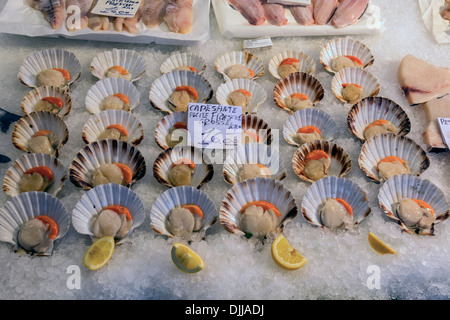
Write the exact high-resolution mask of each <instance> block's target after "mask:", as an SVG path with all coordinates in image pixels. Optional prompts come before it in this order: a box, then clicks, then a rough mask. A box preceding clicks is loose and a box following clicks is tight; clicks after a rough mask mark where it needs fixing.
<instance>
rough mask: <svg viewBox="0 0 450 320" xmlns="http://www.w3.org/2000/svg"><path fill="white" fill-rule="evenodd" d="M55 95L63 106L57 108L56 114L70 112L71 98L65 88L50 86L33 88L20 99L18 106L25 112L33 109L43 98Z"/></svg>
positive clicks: (61, 115)
mask: <svg viewBox="0 0 450 320" xmlns="http://www.w3.org/2000/svg"><path fill="white" fill-rule="evenodd" d="M47 97H55V98H59V99H61V100H62V102H63V107H62V108H61V109H60V110H59V112H58V116H60V117H64V116H66V115H68V114H69V113H70V110H71V109H72V98H71V97H70V93H69V91H68V90H66V89H61V88H57V87H51V86H42V87H38V88H35V89H33V90H32V91H30V92H28V94H27V95H26V96H25V97H24V98H23V99H22V102H21V104H20V107H21V108H22V111H23V112H24V113H25V114H29V113H31V112H33V111H35V105H36V103H38V102H39V101H41V100H42V99H43V98H47Z"/></svg>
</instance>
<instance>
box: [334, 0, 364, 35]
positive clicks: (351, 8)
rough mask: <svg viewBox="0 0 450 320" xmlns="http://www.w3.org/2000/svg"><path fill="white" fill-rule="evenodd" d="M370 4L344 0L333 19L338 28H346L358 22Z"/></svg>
mask: <svg viewBox="0 0 450 320" xmlns="http://www.w3.org/2000/svg"><path fill="white" fill-rule="evenodd" d="M368 4H369V0H342V1H341V3H340V4H339V6H338V8H337V9H336V12H335V13H334V15H333V18H331V23H332V24H333V25H334V26H335V27H336V28H344V27H347V26H350V25H352V24H355V23H356V22H358V20H359V18H361V16H362V15H363V14H364V11H365V10H366V8H367V5H368Z"/></svg>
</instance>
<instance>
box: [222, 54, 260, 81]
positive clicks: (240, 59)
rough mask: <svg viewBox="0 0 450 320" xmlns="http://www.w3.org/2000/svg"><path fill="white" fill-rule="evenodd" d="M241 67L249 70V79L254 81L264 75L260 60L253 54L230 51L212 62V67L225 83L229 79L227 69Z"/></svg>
mask: <svg viewBox="0 0 450 320" xmlns="http://www.w3.org/2000/svg"><path fill="white" fill-rule="evenodd" d="M235 65H243V66H245V67H246V68H247V69H249V70H251V72H250V76H249V79H251V80H255V79H258V78H261V77H262V76H263V75H264V71H265V67H264V64H263V63H262V62H261V60H260V59H259V58H258V57H257V56H255V55H254V54H252V53H250V52H246V51H231V52H226V53H224V54H222V55H221V56H219V57H218V58H217V59H216V61H215V62H214V66H215V68H216V70H217V72H219V73H220V74H222V75H223V78H224V80H225V81H227V80H230V79H231V78H230V77H229V76H228V75H227V69H228V68H229V67H231V66H235Z"/></svg>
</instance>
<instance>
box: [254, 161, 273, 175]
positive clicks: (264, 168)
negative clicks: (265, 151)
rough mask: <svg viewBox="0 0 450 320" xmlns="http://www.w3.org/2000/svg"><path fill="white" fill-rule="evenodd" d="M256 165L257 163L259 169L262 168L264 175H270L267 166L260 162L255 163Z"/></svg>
mask: <svg viewBox="0 0 450 320" xmlns="http://www.w3.org/2000/svg"><path fill="white" fill-rule="evenodd" d="M256 165H257V166H258V167H260V168H261V169H263V170H264V171H265V172H266V175H267V176H270V175H271V174H270V170H269V168H267V167H266V166H265V165H263V164H260V163H257V164H256Z"/></svg>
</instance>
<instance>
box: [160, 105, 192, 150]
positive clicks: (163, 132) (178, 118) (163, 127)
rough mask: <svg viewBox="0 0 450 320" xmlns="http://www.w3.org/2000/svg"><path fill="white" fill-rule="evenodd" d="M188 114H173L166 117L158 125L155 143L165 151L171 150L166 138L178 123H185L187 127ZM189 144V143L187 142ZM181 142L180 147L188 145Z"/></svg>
mask: <svg viewBox="0 0 450 320" xmlns="http://www.w3.org/2000/svg"><path fill="white" fill-rule="evenodd" d="M187 121H188V113H187V112H172V113H169V114H168V115H166V116H164V117H163V118H162V119H161V120H160V121H159V122H158V123H157V125H156V129H155V141H156V144H157V145H158V146H159V147H160V148H161V149H163V150H166V149H168V148H169V146H168V144H167V141H166V137H167V135H168V134H169V131H170V130H171V129H173V125H174V124H175V123H177V122H184V123H186V125H187ZM186 143H187V142H186ZM186 143H184V142H181V144H180V145H186Z"/></svg>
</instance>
